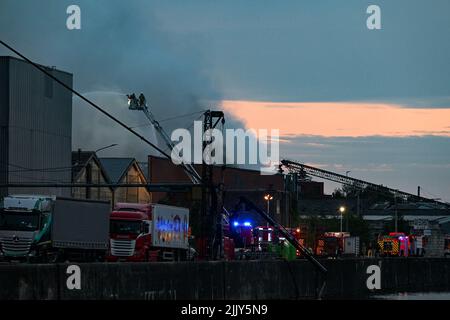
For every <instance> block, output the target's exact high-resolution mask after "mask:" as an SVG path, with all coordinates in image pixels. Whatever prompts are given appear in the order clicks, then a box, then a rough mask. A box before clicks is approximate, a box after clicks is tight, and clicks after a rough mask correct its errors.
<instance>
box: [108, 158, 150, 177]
mask: <svg viewBox="0 0 450 320" xmlns="http://www.w3.org/2000/svg"><path fill="white" fill-rule="evenodd" d="M100 162H101V164H102V166H103V168H104V169H105V171H106V173H107V175H108V177H109V179H110V182H111V183H119V182H120V181H121V180H122V178H123V176H124V175H125V174H126V173H127V172H128V170H129V169H130V167H131V166H133V165H136V168H137V169H138V170H139V172H140V173H141V174H142V176H143V177H144V178H146V176H145V174H144V172H143V171H142V169H141V167H140V166H139V164H138V163H137V161H136V159H134V158H100Z"/></svg>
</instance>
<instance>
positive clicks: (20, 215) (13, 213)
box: [0, 195, 55, 260]
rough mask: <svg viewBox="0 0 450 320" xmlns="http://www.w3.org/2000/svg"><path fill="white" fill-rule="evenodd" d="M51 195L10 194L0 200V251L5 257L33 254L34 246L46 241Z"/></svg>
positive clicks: (32, 255) (24, 257)
mask: <svg viewBox="0 0 450 320" xmlns="http://www.w3.org/2000/svg"><path fill="white" fill-rule="evenodd" d="M54 200H55V197H49V196H38V195H33V196H31V195H11V196H8V197H5V198H3V200H2V202H1V203H0V254H1V255H2V256H3V257H4V258H5V259H8V260H23V259H28V258H30V257H34V256H36V254H37V252H36V250H37V246H38V245H43V243H44V242H45V241H48V240H50V235H49V227H50V222H51V210H52V202H53V201H54Z"/></svg>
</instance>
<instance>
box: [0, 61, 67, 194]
mask: <svg viewBox="0 0 450 320" xmlns="http://www.w3.org/2000/svg"><path fill="white" fill-rule="evenodd" d="M43 68H45V69H46V70H47V71H48V72H50V73H51V74H52V75H54V76H55V77H57V78H58V79H60V80H61V81H63V82H64V83H65V84H66V85H68V86H70V87H72V82H73V79H72V74H70V73H67V72H64V71H60V70H56V69H55V68H54V67H43ZM71 143H72V93H71V92H70V91H68V90H67V89H64V88H63V87H62V86H60V85H59V84H57V83H55V81H53V80H52V79H51V78H49V77H48V76H46V75H45V74H43V73H42V72H41V71H39V70H37V69H36V68H35V67H33V66H32V65H31V64H29V63H27V62H25V61H23V60H20V59H16V58H14V57H8V56H2V57H0V184H5V183H60V182H66V183H70V181H71V148H72V146H71ZM11 193H32V194H52V195H58V196H70V189H58V188H9V189H8V188H2V189H0V195H6V194H11Z"/></svg>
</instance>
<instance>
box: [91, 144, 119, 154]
mask: <svg viewBox="0 0 450 320" xmlns="http://www.w3.org/2000/svg"><path fill="white" fill-rule="evenodd" d="M115 146H118V144H117V143H113V144H110V145H109V146H105V147H101V148H99V149H97V150H95V151H94V152H95V153H97V152H99V151H102V150H105V149H108V148H112V147H115Z"/></svg>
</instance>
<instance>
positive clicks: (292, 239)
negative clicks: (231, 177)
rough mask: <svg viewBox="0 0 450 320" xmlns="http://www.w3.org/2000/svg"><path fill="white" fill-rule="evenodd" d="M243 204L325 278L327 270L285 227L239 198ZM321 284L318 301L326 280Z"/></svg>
mask: <svg viewBox="0 0 450 320" xmlns="http://www.w3.org/2000/svg"><path fill="white" fill-rule="evenodd" d="M241 203H243V204H244V205H245V206H246V209H247V210H249V211H250V210H253V211H255V212H256V213H258V214H259V215H260V216H261V217H262V218H263V219H264V220H266V221H267V223H269V225H271V226H272V227H273V228H274V229H275V230H276V231H277V232H278V233H280V234H281V235H282V236H283V237H284V238H285V239H286V240H287V241H289V243H290V244H292V245H293V246H294V247H295V248H296V249H297V250H298V251H300V252H301V253H302V255H303V256H304V257H305V258H306V259H307V260H308V261H309V262H311V263H312V264H313V266H314V267H315V268H316V270H317V271H319V272H320V274H322V275H324V276H326V274H327V272H328V270H327V268H325V267H324V266H323V265H322V264H321V263H320V262H319V261H318V260H316V258H314V255H313V253H312V252H310V251H309V250H308V249H306V248H305V247H304V246H303V245H302V244H301V243H300V242H299V241H298V240H297V239H296V238H295V236H293V235H292V234H291V233H290V232H289V231H288V230H287V229H286V228H285V227H283V226H282V225H281V224H280V223H278V222H277V221H276V220H275V219H273V218H272V217H271V216H270V215H269V214H267V213H266V212H264V210H262V209H260V208H259V207H258V206H256V205H255V204H254V203H253V202H252V201H250V200H249V199H247V198H246V197H240V204H241ZM322 280H323V281H322V284H321V285H320V284H319V282H318V283H317V289H318V290H317V297H318V298H319V299H320V298H321V296H322V294H323V291H324V289H325V286H326V278H323V279H322Z"/></svg>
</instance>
